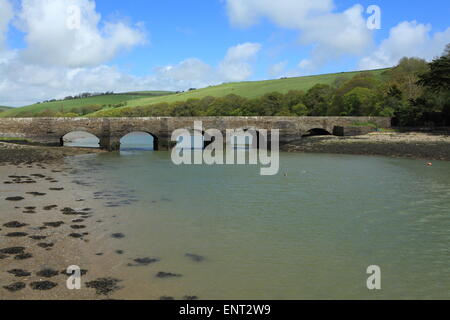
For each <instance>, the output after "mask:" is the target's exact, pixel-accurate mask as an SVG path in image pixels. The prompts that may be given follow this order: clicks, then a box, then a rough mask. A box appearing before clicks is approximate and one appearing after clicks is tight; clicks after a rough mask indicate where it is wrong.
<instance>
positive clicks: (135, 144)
mask: <svg viewBox="0 0 450 320" xmlns="http://www.w3.org/2000/svg"><path fill="white" fill-rule="evenodd" d="M133 137H134V139H135V140H136V141H132V140H131V139H133ZM147 138H149V139H148V143H147ZM143 140H146V142H142V141H143ZM127 144H129V145H130V147H129V149H143V150H147V149H150V148H149V147H151V150H153V151H158V150H159V138H158V136H157V135H156V134H154V133H152V132H150V131H146V130H135V131H130V132H128V133H126V134H124V135H123V136H122V137H120V146H121V147H122V146H124V145H127Z"/></svg>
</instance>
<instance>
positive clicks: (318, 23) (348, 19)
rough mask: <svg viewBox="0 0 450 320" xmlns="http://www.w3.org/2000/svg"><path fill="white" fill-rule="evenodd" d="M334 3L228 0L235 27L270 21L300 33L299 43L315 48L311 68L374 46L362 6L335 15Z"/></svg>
mask: <svg viewBox="0 0 450 320" xmlns="http://www.w3.org/2000/svg"><path fill="white" fill-rule="evenodd" d="M334 7H335V6H334V1H333V0H302V1H298V0H277V1H273V0H227V9H228V15H229V17H230V21H231V23H232V24H234V25H236V26H240V27H249V26H252V25H254V24H256V23H258V21H259V20H260V19H261V18H267V19H269V20H270V21H272V22H273V23H274V24H276V25H277V26H279V27H282V28H288V29H293V30H298V31H299V42H300V44H302V45H306V46H313V48H314V49H313V51H312V55H311V56H312V57H311V58H310V59H309V67H310V68H313V67H314V68H317V67H320V66H321V65H323V64H324V63H326V62H328V61H330V60H332V59H336V58H339V57H341V56H343V55H349V54H350V55H360V54H362V53H364V51H365V50H367V49H368V48H369V47H370V46H371V45H372V43H373V39H372V32H371V31H370V30H369V29H368V28H367V24H366V20H365V18H364V16H363V13H364V8H363V7H362V6H361V5H354V6H353V7H351V8H349V9H347V10H345V11H343V12H337V13H336V12H333V10H334Z"/></svg>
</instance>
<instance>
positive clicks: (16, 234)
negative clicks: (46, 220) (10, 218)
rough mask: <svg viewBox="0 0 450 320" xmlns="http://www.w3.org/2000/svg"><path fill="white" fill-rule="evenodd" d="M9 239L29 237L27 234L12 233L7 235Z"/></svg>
mask: <svg viewBox="0 0 450 320" xmlns="http://www.w3.org/2000/svg"><path fill="white" fill-rule="evenodd" d="M6 236H7V237H9V238H21V237H26V236H28V233H25V232H11V233H8V234H7V235H6Z"/></svg>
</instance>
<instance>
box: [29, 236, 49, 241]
mask: <svg viewBox="0 0 450 320" xmlns="http://www.w3.org/2000/svg"><path fill="white" fill-rule="evenodd" d="M29 238H30V239H33V240H38V241H40V240H45V239H47V237H46V236H30V237H29Z"/></svg>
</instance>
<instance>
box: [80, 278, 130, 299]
mask: <svg viewBox="0 0 450 320" xmlns="http://www.w3.org/2000/svg"><path fill="white" fill-rule="evenodd" d="M120 281H121V280H118V279H114V278H100V279H97V280H94V281H91V282H87V283H86V287H88V288H91V289H95V291H96V293H97V294H98V295H109V294H111V293H113V292H114V291H116V290H118V289H120V287H119V286H118V285H117V284H118V283H119V282H120Z"/></svg>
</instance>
